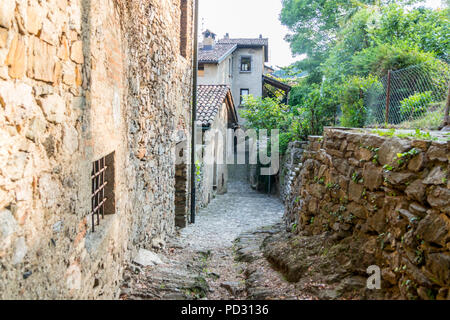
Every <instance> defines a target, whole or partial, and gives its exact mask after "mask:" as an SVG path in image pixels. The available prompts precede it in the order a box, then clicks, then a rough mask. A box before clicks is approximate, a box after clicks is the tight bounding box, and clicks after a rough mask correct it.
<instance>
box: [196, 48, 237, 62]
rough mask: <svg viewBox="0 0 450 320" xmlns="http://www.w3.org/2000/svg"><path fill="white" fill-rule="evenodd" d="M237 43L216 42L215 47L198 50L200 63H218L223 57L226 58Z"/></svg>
mask: <svg viewBox="0 0 450 320" xmlns="http://www.w3.org/2000/svg"><path fill="white" fill-rule="evenodd" d="M236 46H237V45H236V44H233V43H225V44H220V43H216V45H215V46H214V48H213V49H203V48H200V50H198V62H199V63H218V62H219V61H220V60H221V59H223V58H225V57H226V56H227V55H228V54H229V53H231V52H233V50H234V49H236Z"/></svg>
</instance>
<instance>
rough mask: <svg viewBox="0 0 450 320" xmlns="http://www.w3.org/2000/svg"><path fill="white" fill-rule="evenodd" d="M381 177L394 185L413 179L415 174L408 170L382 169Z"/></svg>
mask: <svg viewBox="0 0 450 320" xmlns="http://www.w3.org/2000/svg"><path fill="white" fill-rule="evenodd" d="M383 177H384V179H385V180H387V181H388V182H389V183H390V184H392V185H394V186H396V185H401V184H406V183H408V182H409V181H411V180H412V179H414V178H415V177H416V175H415V174H414V173H410V172H393V171H383Z"/></svg>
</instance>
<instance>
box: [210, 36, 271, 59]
mask: <svg viewBox="0 0 450 320" xmlns="http://www.w3.org/2000/svg"><path fill="white" fill-rule="evenodd" d="M217 43H226V44H232V43H234V44H236V45H237V47H238V48H252V47H265V50H264V60H265V62H267V61H269V39H268V38H235V39H229V38H228V39H227V38H223V39H220V40H219V41H217Z"/></svg>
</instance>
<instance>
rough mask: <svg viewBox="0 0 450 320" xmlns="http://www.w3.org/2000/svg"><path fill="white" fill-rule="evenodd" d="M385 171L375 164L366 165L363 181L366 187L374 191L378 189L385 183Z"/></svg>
mask: <svg viewBox="0 0 450 320" xmlns="http://www.w3.org/2000/svg"><path fill="white" fill-rule="evenodd" d="M382 173H383V169H382V168H381V167H379V166H376V165H374V164H373V163H370V162H368V163H366V164H364V169H363V179H364V186H365V187H366V188H368V189H369V190H371V191H373V190H376V189H378V188H379V187H380V186H381V184H382V182H383V174H382Z"/></svg>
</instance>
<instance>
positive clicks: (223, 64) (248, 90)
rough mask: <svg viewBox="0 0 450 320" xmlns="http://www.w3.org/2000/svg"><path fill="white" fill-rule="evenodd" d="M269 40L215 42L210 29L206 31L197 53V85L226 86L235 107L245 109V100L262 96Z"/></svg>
mask: <svg viewBox="0 0 450 320" xmlns="http://www.w3.org/2000/svg"><path fill="white" fill-rule="evenodd" d="M268 50H269V40H268V39H267V38H263V37H262V36H260V37H259V38H255V39H251V38H249V39H242V38H240V39H230V38H229V36H228V35H226V36H225V38H223V39H220V40H217V41H216V35H215V34H214V33H212V32H210V31H209V30H207V31H205V32H203V41H202V43H201V45H200V50H199V53H198V63H199V64H198V69H199V71H198V83H199V84H205V85H207V84H226V85H229V86H230V88H231V93H232V95H233V100H234V104H235V106H237V107H242V102H243V99H242V97H243V96H245V95H248V94H252V95H253V96H255V97H261V96H262V95H263V81H262V76H263V74H264V72H265V71H264V63H265V62H267V61H268V59H269V51H268Z"/></svg>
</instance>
